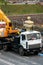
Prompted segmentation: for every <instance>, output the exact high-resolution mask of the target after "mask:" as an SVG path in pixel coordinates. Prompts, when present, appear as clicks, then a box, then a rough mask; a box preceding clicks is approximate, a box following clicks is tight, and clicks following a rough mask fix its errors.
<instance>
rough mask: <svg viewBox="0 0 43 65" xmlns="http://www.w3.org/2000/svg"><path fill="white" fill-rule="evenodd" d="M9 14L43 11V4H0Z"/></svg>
mask: <svg viewBox="0 0 43 65" xmlns="http://www.w3.org/2000/svg"><path fill="white" fill-rule="evenodd" d="M0 8H2V10H3V11H4V12H5V13H6V14H7V15H14V14H16V15H18V14H34V13H43V6H41V5H39V4H37V5H28V4H25V5H6V6H5V5H0Z"/></svg>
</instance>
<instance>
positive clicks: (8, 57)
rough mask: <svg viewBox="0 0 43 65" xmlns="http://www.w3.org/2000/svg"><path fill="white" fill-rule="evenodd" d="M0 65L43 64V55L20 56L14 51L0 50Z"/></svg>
mask: <svg viewBox="0 0 43 65" xmlns="http://www.w3.org/2000/svg"><path fill="white" fill-rule="evenodd" d="M0 65H43V57H42V56H38V55H28V56H20V55H19V54H18V53H15V52H14V51H13V52H11V51H8V52H4V51H2V50H0Z"/></svg>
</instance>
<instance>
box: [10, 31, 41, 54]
mask: <svg viewBox="0 0 43 65" xmlns="http://www.w3.org/2000/svg"><path fill="white" fill-rule="evenodd" d="M11 43H12V45H11V46H12V48H13V49H14V50H16V49H17V50H18V51H19V54H20V55H24V53H25V52H34V53H36V54H38V53H39V52H41V50H42V39H41V33H40V32H38V31H25V32H21V33H20V35H15V36H14V41H13V42H11Z"/></svg>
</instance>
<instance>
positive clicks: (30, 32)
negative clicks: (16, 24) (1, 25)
mask: <svg viewBox="0 0 43 65" xmlns="http://www.w3.org/2000/svg"><path fill="white" fill-rule="evenodd" d="M32 33H40V32H39V31H25V32H21V34H32Z"/></svg>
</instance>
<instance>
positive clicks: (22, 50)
mask: <svg viewBox="0 0 43 65" xmlns="http://www.w3.org/2000/svg"><path fill="white" fill-rule="evenodd" d="M19 54H20V55H21V56H23V55H24V49H23V47H20V48H19Z"/></svg>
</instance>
